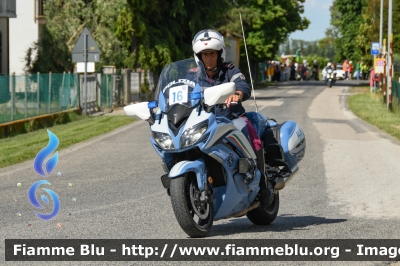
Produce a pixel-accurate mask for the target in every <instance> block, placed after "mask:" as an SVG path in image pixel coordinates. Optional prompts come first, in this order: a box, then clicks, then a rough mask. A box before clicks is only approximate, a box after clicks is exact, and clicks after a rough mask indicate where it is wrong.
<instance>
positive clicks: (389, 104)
mask: <svg viewBox="0 0 400 266" xmlns="http://www.w3.org/2000/svg"><path fill="white" fill-rule="evenodd" d="M392 11H393V0H389V18H388V21H389V22H388V41H389V42H388V74H387V94H386V95H387V100H386V101H387V108H388V110H391V109H392V77H393V33H392Z"/></svg>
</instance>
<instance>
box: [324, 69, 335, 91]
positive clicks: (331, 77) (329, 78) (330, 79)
mask: <svg viewBox="0 0 400 266" xmlns="http://www.w3.org/2000/svg"><path fill="white" fill-rule="evenodd" d="M335 82H336V73H335V71H334V70H333V69H332V68H327V69H326V84H327V85H328V86H329V88H331V87H332V85H334V84H335Z"/></svg>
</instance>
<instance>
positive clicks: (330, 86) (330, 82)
mask: <svg viewBox="0 0 400 266" xmlns="http://www.w3.org/2000/svg"><path fill="white" fill-rule="evenodd" d="M328 86H329V88H332V80H331V79H330V80H329V81H328Z"/></svg>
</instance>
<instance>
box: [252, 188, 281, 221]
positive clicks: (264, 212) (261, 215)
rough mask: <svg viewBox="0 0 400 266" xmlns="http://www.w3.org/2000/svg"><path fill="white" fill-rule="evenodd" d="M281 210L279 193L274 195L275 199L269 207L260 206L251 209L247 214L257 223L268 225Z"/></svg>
mask: <svg viewBox="0 0 400 266" xmlns="http://www.w3.org/2000/svg"><path fill="white" fill-rule="evenodd" d="M278 211H279V193H276V194H275V195H274V201H273V202H272V203H271V205H269V206H268V207H267V208H263V207H261V206H260V207H258V208H256V209H254V210H251V211H249V212H248V213H247V214H246V215H247V218H249V220H250V221H251V222H252V223H253V224H256V225H268V224H270V223H272V222H273V221H274V220H275V218H276V216H277V215H278Z"/></svg>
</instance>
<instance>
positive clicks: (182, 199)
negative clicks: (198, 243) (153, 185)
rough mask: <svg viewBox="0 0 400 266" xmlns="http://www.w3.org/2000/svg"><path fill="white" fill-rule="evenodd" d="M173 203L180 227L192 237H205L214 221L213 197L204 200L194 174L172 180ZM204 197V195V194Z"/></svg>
mask: <svg viewBox="0 0 400 266" xmlns="http://www.w3.org/2000/svg"><path fill="white" fill-rule="evenodd" d="M170 193H171V203H172V208H173V209H174V213H175V217H176V219H177V220H178V223H179V225H180V226H181V228H182V229H183V231H185V233H186V234H188V235H189V236H191V237H205V236H206V235H207V234H208V232H210V230H211V227H212V224H213V220H214V206H213V201H212V196H211V195H205V196H206V197H205V199H203V198H202V195H201V194H202V192H200V191H199V188H198V186H197V178H196V175H195V174H194V173H188V174H186V175H184V176H182V177H178V178H174V179H172V180H171V185H170ZM203 196H204V193H203Z"/></svg>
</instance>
